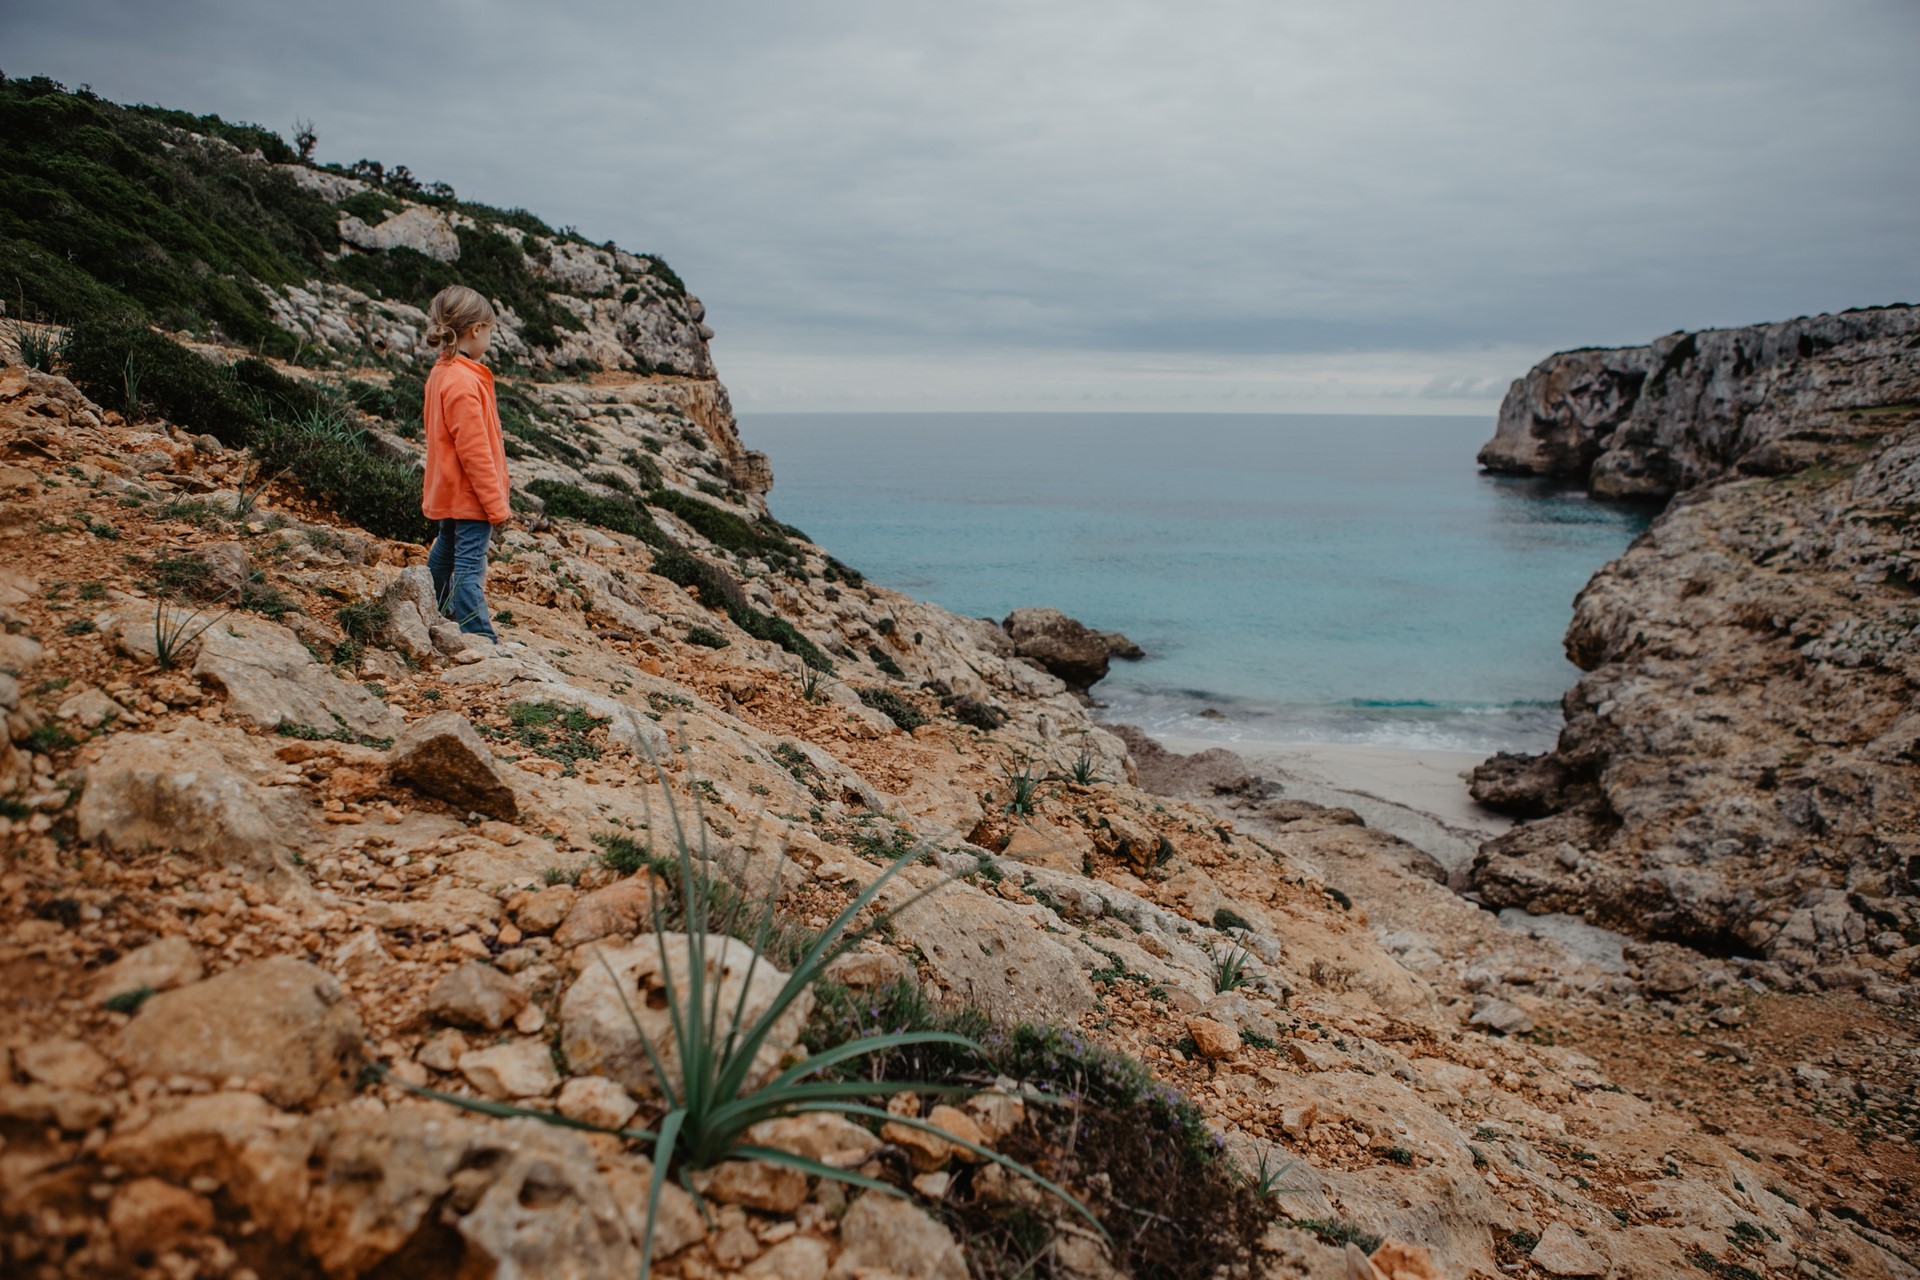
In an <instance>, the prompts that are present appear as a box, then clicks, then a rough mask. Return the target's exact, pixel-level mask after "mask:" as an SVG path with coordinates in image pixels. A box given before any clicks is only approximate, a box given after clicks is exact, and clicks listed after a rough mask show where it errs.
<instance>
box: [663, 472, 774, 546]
mask: <svg viewBox="0 0 1920 1280" xmlns="http://www.w3.org/2000/svg"><path fill="white" fill-rule="evenodd" d="M647 503H648V505H650V506H655V507H659V508H660V509H661V510H663V511H671V512H672V513H673V514H674V515H676V516H678V517H679V518H680V519H681V520H683V521H685V522H686V524H687V527H688V528H690V529H692V530H693V531H694V532H696V533H698V534H699V535H700V536H701V537H703V538H705V539H706V540H707V541H708V542H711V543H712V544H713V545H714V546H716V547H724V548H725V549H727V550H728V551H737V552H740V553H742V554H745V555H761V556H764V555H767V554H769V553H771V554H773V555H778V556H785V557H793V556H797V555H798V554H799V552H800V549H799V548H798V547H796V546H794V545H793V544H792V543H791V542H789V541H787V538H786V535H785V534H783V533H781V532H780V530H779V527H778V526H777V525H775V524H774V523H773V522H772V521H770V520H769V521H762V520H748V519H747V518H746V517H745V516H741V515H738V514H736V513H734V512H732V511H726V510H723V509H722V508H720V507H716V506H714V505H713V504H712V503H711V502H702V501H701V500H700V499H698V498H696V497H694V496H692V495H691V494H686V493H681V492H679V491H678V490H676V489H664V488H662V489H655V490H654V491H653V492H652V493H649V494H648V495H647Z"/></svg>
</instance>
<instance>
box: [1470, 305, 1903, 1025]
mask: <svg viewBox="0 0 1920 1280" xmlns="http://www.w3.org/2000/svg"><path fill="white" fill-rule="evenodd" d="M1916 339H1920V308H1914V307H1905V306H1902V307H1884V308H1873V309H1866V310H1860V311H1850V312H1845V313H1842V314H1839V315H1823V316H1813V317H1803V318H1800V319H1798V320H1793V321H1787V322H1783V323H1780V324H1772V325H1757V326H1752V327H1749V328H1743V329H1726V330H1708V331H1703V332H1700V333H1694V334H1679V333H1676V334H1672V335H1669V336H1668V337H1666V338H1662V339H1659V340H1657V341H1656V342H1655V343H1653V344H1651V345H1650V346H1649V347H1644V348H1631V349H1625V350H1618V351H1587V352H1572V353H1564V354H1562V355H1559V356H1554V357H1552V358H1550V359H1549V360H1547V361H1544V362H1542V364H1541V365H1539V366H1537V367H1536V368H1535V369H1534V370H1533V371H1532V372H1531V373H1529V374H1528V376H1527V378H1526V379H1524V380H1522V381H1521V382H1517V383H1516V384H1515V386H1514V389H1513V391H1511V392H1510V393H1509V395H1508V399H1507V402H1506V404H1505V405H1503V407H1502V410H1501V418H1500V429H1499V433H1498V435H1496V437H1495V440H1494V441H1493V442H1492V443H1490V444H1489V445H1488V446H1487V450H1486V451H1485V453H1484V454H1483V461H1484V462H1486V463H1487V465H1489V466H1493V467H1496V468H1499V469H1513V470H1521V471H1530V472H1535V473H1543V472H1551V473H1555V474H1566V475H1570V476H1574V477H1577V478H1581V479H1584V480H1586V481H1587V483H1588V484H1589V486H1590V487H1591V488H1593V489H1594V491H1595V492H1601V493H1615V494H1618V493H1629V494H1639V495H1642V496H1648V497H1667V496H1669V495H1678V496H1677V497H1675V498H1674V499H1673V501H1672V502H1671V503H1670V505H1669V506H1668V507H1667V509H1666V510H1665V511H1664V512H1663V513H1662V514H1661V515H1660V516H1659V518H1658V519H1656V520H1655V521H1654V522H1653V524H1652V525H1651V526H1650V527H1649V528H1648V530H1647V532H1646V533H1645V534H1644V535H1642V536H1641V537H1640V538H1638V539H1636V540H1635V542H1634V543H1633V545H1632V546H1630V547H1629V548H1628V549H1627V550H1626V552H1625V553H1624V554H1622V555H1621V556H1620V557H1619V558H1618V559H1616V560H1615V561H1613V562H1612V563H1611V564H1609V565H1607V566H1605V567H1604V568H1602V569H1601V570H1600V571H1599V572H1598V573H1596V574H1595V575H1594V576H1593V578H1592V580H1591V581H1589V582H1588V583H1587V585H1586V586H1585V587H1584V588H1583V589H1582V590H1581V592H1580V594H1579V596H1578V597H1577V598H1576V600H1575V602H1574V611H1573V619H1572V621H1571V623H1570V624H1569V626H1568V628H1567V633H1566V640H1565V642H1566V649H1567V653H1568V656H1569V657H1570V658H1571V659H1572V660H1573V661H1574V662H1575V663H1576V664H1577V665H1578V666H1580V667H1581V668H1582V670H1583V671H1584V673H1585V674H1583V675H1582V676H1581V678H1580V680H1579V682H1578V683H1577V684H1576V685H1575V686H1574V688H1573V689H1571V690H1569V691H1568V693H1567V695H1566V696H1565V697H1564V698H1563V699H1562V705H1563V711H1564V713H1565V720H1566V723H1565V726H1564V727H1563V729H1562V730H1561V733H1560V738H1559V742H1558V744H1557V745H1556V747H1555V749H1554V750H1553V751H1552V752H1551V753H1549V754H1548V755H1547V756H1545V757H1543V758H1540V759H1536V760H1529V761H1524V762H1521V761H1516V760H1514V759H1511V758H1509V759H1507V760H1504V761H1503V760H1498V759H1496V760H1495V761H1490V762H1489V763H1488V764H1486V765H1483V766H1481V768H1480V769H1479V770H1477V771H1476V783H1475V787H1476V791H1477V792H1478V793H1482V794H1483V795H1484V796H1485V798H1487V799H1489V800H1492V801H1494V802H1505V803H1508V804H1509V807H1516V808H1519V809H1520V810H1521V811H1522V812H1523V813H1530V814H1533V815H1534V816H1533V820H1532V821H1529V822H1526V823H1523V824H1521V825H1519V826H1516V827H1515V828H1513V829H1512V830H1510V831H1508V832H1507V833H1506V834H1504V835H1502V836H1500V837H1499V838H1497V839H1494V840H1491V841H1488V842H1486V843H1485V844H1483V845H1482V846H1481V849H1480V852H1479V855H1478V856H1477V857H1476V858H1475V859H1474V861H1473V865H1472V868H1471V872H1470V875H1469V878H1470V880H1471V883H1472V887H1473V888H1474V889H1475V890H1476V891H1477V892H1478V893H1479V894H1480V896H1481V898H1482V899H1483V900H1484V901H1486V902H1487V903H1489V904H1490V905H1493V906H1496V907H1524V908H1526V909H1527V910H1528V911H1530V912H1534V913H1537V914H1545V913H1551V912H1569V913H1573V914H1578V915H1582V916H1584V917H1585V918H1587V919H1588V920H1590V921H1591V922H1593V923H1595V924H1600V925H1603V926H1606V927H1610V928H1615V929H1619V930H1622V931H1625V932H1629V933H1633V934H1637V935H1640V936H1643V937H1656V938H1663V939H1668V940H1673V941H1679V942H1684V943H1689V944H1692V945H1695V946H1697V947H1700V948H1701V949H1704V950H1708V951H1710V952H1713V953H1718V954H1725V953H1727V952H1728V951H1736V952H1744V953H1748V954H1758V955H1760V956H1762V957H1764V958H1765V959H1766V960H1767V961H1769V962H1770V967H1769V969H1768V972H1769V973H1771V974H1774V975H1776V976H1777V977H1778V978H1779V979H1780V980H1783V981H1787V982H1795V981H1800V980H1805V979H1809V978H1811V976H1812V974H1813V973H1815V972H1816V971H1820V970H1828V971H1832V970H1833V969H1834V967H1835V966H1846V965H1850V964H1853V963H1855V962H1856V960H1857V959H1859V958H1863V957H1864V955H1865V953H1867V952H1869V951H1870V950H1871V947H1870V944H1869V942H1868V939H1869V938H1871V937H1872V936H1874V935H1875V933H1876V932H1877V931H1878V930H1879V929H1881V928H1883V927H1886V926H1888V925H1893V924H1896V923H1897V927H1899V928H1901V929H1912V928H1914V927H1916V926H1920V908H1916V906H1915V905H1914V900H1913V896H1912V892H1911V889H1912V886H1911V883H1910V882H1911V879H1912V876H1911V870H1912V867H1913V866H1915V865H1920V864H1917V863H1916V862H1915V859H1916V857H1920V840H1916V839H1915V838H1914V837H1913V836H1912V835H1911V834H1907V833H1911V832H1912V831H1914V830H1916V829H1920V785H1916V783H1915V777H1914V768H1913V762H1914V760H1915V759H1920V713H1916V712H1915V710H1914V708H1915V707H1916V705H1920V669H1917V668H1916V666H1915V663H1914V656H1913V655H1914V652H1915V650H1914V642H1913V640H1912V636H1911V633H1912V618H1911V616H1910V615H1911V612H1912V596H1911V591H1910V590H1909V589H1908V588H1907V587H1906V586H1903V585H1902V584H1908V583H1911V582H1912V581H1914V572H1915V570H1916V567H1917V564H1916V558H1915V546H1914V544H1913V540H1912V534H1911V529H1912V521H1911V519H1910V518H1908V517H1907V516H1905V515H1903V514H1902V513H1905V512H1910V511H1911V510H1912V509H1913V508H1914V506H1915V504H1917V503H1920V413H1917V412H1915V411H1914V410H1913V409H1911V408H1908V407H1903V405H1911V404H1912V403H1913V402H1914V401H1915V400H1916V399H1920V359H1916V357H1915V355H1914V352H1915V350H1916V348H1915V347H1914V345H1913V344H1914V342H1915V340H1916ZM1868 410H1870V411H1868ZM1751 476H1768V477H1773V478H1769V479H1753V478H1748V477H1751ZM1665 980H1666V979H1665V975H1663V974H1662V975H1656V985H1659V984H1661V983H1664V982H1665ZM1654 994H1656V995H1661V996H1668V995H1679V994H1681V992H1680V991H1679V990H1664V991H1663V990H1655V991H1654Z"/></svg>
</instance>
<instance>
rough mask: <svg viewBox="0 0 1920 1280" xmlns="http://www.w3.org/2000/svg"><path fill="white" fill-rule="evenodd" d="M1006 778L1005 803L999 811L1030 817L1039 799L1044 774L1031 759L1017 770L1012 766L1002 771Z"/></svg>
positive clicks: (1044, 778)
mask: <svg viewBox="0 0 1920 1280" xmlns="http://www.w3.org/2000/svg"><path fill="white" fill-rule="evenodd" d="M1003 776H1004V777H1005V778H1006V780H1007V803H1006V804H1005V805H1004V806H1003V807H1002V809H1001V812H1003V813H1009V814H1017V815H1019V816H1020V817H1023V818H1024V817H1030V816H1032V814H1033V809H1034V806H1035V805H1036V804H1038V803H1039V800H1040V784H1041V783H1042V782H1045V781H1046V774H1045V772H1044V771H1042V770H1041V769H1040V767H1039V766H1038V765H1035V764H1033V763H1032V762H1031V761H1028V762H1025V763H1023V764H1022V765H1021V767H1020V769H1019V771H1018V772H1016V771H1015V770H1014V769H1013V767H1012V766H1008V767H1007V768H1006V769H1005V770H1004V771H1003Z"/></svg>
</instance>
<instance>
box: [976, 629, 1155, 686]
mask: <svg viewBox="0 0 1920 1280" xmlns="http://www.w3.org/2000/svg"><path fill="white" fill-rule="evenodd" d="M1000 625H1001V626H1002V628H1004V629H1005V631H1006V633H1007V635H1008V636H1009V637H1010V638H1011V639H1012V641H1013V649H1014V652H1015V653H1016V654H1018V655H1019V656H1021V657H1023V658H1030V659H1032V660H1033V661H1035V662H1037V663H1039V664H1040V665H1041V666H1042V667H1044V668H1046V670H1047V671H1049V672H1050V673H1052V674H1053V675H1055V676H1058V677H1059V678H1060V679H1061V680H1063V681H1064V682H1065V683H1066V686H1067V687H1068V688H1069V689H1071V690H1073V691H1074V692H1076V693H1081V694H1084V693H1085V692H1086V691H1087V690H1088V689H1090V688H1092V687H1093V686H1094V685H1095V684H1097V683H1099V682H1100V681H1101V680H1103V679H1105V678H1106V674H1107V663H1108V659H1110V658H1113V657H1122V658H1138V657H1141V656H1142V654H1141V650H1140V646H1139V645H1137V644H1134V643H1133V642H1132V641H1131V640H1129V639H1127V638H1126V637H1125V636H1123V635H1120V634H1119V633H1118V632H1113V631H1095V630H1093V629H1092V628H1090V627H1088V626H1087V625H1086V624H1085V623H1083V622H1079V621H1076V620H1075V619H1073V618H1069V617H1068V616H1067V615H1066V614H1064V613H1062V612H1060V611H1059V610H1058V609H1015V610H1014V611H1013V612H1012V613H1010V614H1008V615H1007V617H1006V620H1005V621H1004V622H1002V623H1001V624H1000Z"/></svg>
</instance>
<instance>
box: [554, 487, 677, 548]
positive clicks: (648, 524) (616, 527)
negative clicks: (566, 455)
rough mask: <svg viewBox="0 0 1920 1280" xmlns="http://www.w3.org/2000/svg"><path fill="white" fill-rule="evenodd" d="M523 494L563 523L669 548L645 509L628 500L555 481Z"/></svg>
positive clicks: (666, 539)
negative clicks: (580, 522) (583, 523)
mask: <svg viewBox="0 0 1920 1280" xmlns="http://www.w3.org/2000/svg"><path fill="white" fill-rule="evenodd" d="M527 492H528V493H530V494H532V495H533V496H534V497H536V498H538V499H540V500H541V501H542V502H544V503H546V504H547V514H548V515H549V516H553V517H556V518H559V519H563V520H584V521H586V522H587V523H588V524H593V525H598V526H600V527H601V528H602V529H611V530H613V531H614V532H615V533H624V534H628V535H630V536H632V537H635V538H638V539H640V540H641V541H642V542H645V543H646V544H647V545H648V546H651V547H667V546H669V545H670V543H669V541H668V538H667V535H666V533H665V531H664V530H662V529H661V528H660V526H659V525H657V524H655V523H654V522H653V517H652V516H650V515H648V514H647V511H646V508H644V507H641V506H637V505H635V504H634V502H633V501H632V500H631V499H628V498H624V497H619V496H617V495H609V494H602V493H589V492H587V491H586V490H585V489H582V488H580V487H579V486H577V485H571V484H566V483H563V482H562V481H559V480H535V481H534V482H533V483H532V484H530V485H528V486H527Z"/></svg>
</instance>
